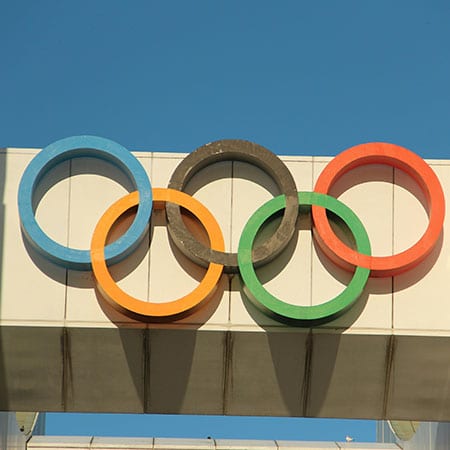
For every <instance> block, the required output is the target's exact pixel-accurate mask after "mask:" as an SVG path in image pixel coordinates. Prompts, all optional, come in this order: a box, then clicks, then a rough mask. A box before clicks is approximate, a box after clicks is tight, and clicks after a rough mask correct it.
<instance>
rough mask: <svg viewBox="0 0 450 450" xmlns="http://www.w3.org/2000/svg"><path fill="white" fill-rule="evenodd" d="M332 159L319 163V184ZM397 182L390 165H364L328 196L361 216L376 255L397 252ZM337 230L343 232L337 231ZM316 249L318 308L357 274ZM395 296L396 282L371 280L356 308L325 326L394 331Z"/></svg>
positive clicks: (315, 300)
mask: <svg viewBox="0 0 450 450" xmlns="http://www.w3.org/2000/svg"><path fill="white" fill-rule="evenodd" d="M329 160H330V158H315V159H314V184H315V182H316V181H317V178H318V176H319V175H320V173H321V172H322V170H323V169H324V168H325V166H326V164H327V162H328V161H329ZM392 179H393V170H392V169H391V168H389V167H386V166H380V165H375V164H373V165H370V166H362V167H359V168H356V169H354V170H352V171H351V172H349V173H347V174H346V175H344V176H343V177H342V178H340V179H339V180H338V182H336V184H335V185H334V186H333V187H332V190H331V192H330V193H329V194H330V195H332V196H333V197H336V198H338V199H339V200H340V201H342V202H343V203H344V204H345V205H347V206H348V207H349V208H350V209H351V210H352V211H353V212H354V213H355V214H356V215H357V216H358V217H359V219H360V220H361V222H362V223H363V225H364V226H365V228H366V230H367V233H368V235H369V239H370V243H371V247H372V254H374V255H390V254H392ZM334 229H335V230H336V232H337V233H339V231H340V230H339V228H338V227H334ZM339 236H341V235H340V234H339ZM314 248H315V251H313V253H312V276H311V284H312V303H313V304H319V303H323V302H324V301H327V300H330V299H331V298H334V297H335V296H336V295H337V294H339V293H340V292H342V291H343V290H344V289H345V287H346V286H347V285H348V283H349V281H350V279H351V276H352V274H351V273H349V272H347V271H345V270H343V269H341V268H339V267H337V266H336V265H335V264H333V263H332V262H330V261H329V259H328V258H327V257H326V256H325V255H324V254H323V253H322V252H321V251H320V248H319V247H318V246H317V245H314ZM391 292H392V280H391V278H384V279H369V281H368V283H367V285H366V288H365V290H364V293H363V295H362V296H361V297H360V299H359V300H358V301H357V303H356V304H355V306H354V307H353V308H351V309H350V310H349V311H348V312H347V313H346V314H344V315H342V316H341V317H339V318H338V319H336V320H334V321H332V322H329V323H328V324H325V325H324V327H331V328H348V327H351V328H382V329H390V328H391V326H392V293H391Z"/></svg>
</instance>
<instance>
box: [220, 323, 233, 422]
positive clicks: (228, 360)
mask: <svg viewBox="0 0 450 450" xmlns="http://www.w3.org/2000/svg"><path fill="white" fill-rule="evenodd" d="M224 340H225V342H224V351H223V370H224V375H223V388H222V408H223V409H222V414H223V415H225V414H227V412H228V391H229V390H230V389H232V383H233V380H232V376H231V371H232V364H233V361H232V357H233V355H232V353H233V335H232V332H231V331H230V330H227V331H226V332H225V338H224Z"/></svg>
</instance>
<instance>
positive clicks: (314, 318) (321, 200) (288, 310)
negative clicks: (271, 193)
mask: <svg viewBox="0 0 450 450" xmlns="http://www.w3.org/2000/svg"><path fill="white" fill-rule="evenodd" d="M312 205H316V206H321V207H322V208H324V209H326V210H328V211H332V212H333V213H335V214H336V215H337V216H338V217H340V218H341V219H342V220H343V221H344V223H345V224H346V225H347V226H348V228H349V230H350V231H351V233H352V234H353V237H354V238H355V241H356V248H357V249H358V251H360V252H362V253H364V254H366V255H370V242H369V236H368V235H367V232H366V230H365V228H364V226H363V224H362V223H361V221H360V220H359V219H358V217H357V216H356V215H355V213H354V212H353V211H352V210H351V209H350V208H349V207H348V206H345V205H344V204H343V203H342V202H340V201H339V200H337V199H335V198H334V197H330V196H329V195H325V194H319V193H317V192H299V193H298V206H312ZM283 208H285V198H284V196H278V197H275V198H274V199H272V200H269V201H268V202H267V203H265V204H264V205H263V206H261V207H260V208H259V209H258V210H257V211H256V212H255V213H254V214H253V215H252V217H250V219H249V220H248V222H247V224H246V225H245V227H244V230H243V232H242V235H241V239H240V241H239V251H238V260H239V269H240V272H241V276H242V280H243V281H244V284H245V287H244V291H245V293H246V294H247V297H248V298H249V299H250V300H251V301H252V303H253V304H254V305H255V306H256V307H257V308H259V309H260V310H261V311H263V312H264V313H265V314H266V315H268V316H269V317H272V318H274V319H276V320H281V321H282V322H287V323H300V324H319V323H323V322H326V321H330V320H333V319H335V318H336V317H337V316H338V315H340V314H342V313H344V312H345V311H347V309H349V308H350V306H352V305H353V303H354V302H355V301H356V300H357V299H358V298H359V296H360V295H361V294H362V291H363V289H364V286H365V285H366V283H367V280H368V278H369V274H370V270H369V269H365V268H364V267H360V266H358V267H357V268H356V270H355V273H354V275H353V278H352V279H351V281H350V283H349V284H348V286H347V287H346V288H345V289H344V290H343V291H342V292H341V293H340V294H338V295H337V296H336V297H334V298H333V299H331V300H328V301H327V302H325V303H321V304H319V305H312V306H298V305H293V304H291V303H287V302H286V301H284V300H280V299H279V298H277V297H275V296H274V295H272V294H271V293H270V292H269V291H267V289H266V288H265V287H264V286H263V285H262V284H261V282H260V281H259V279H258V277H257V275H256V272H255V268H254V265H253V261H252V247H253V242H254V240H255V238H256V236H257V234H258V232H259V230H260V229H261V227H262V226H263V225H264V223H265V222H266V221H267V220H268V219H269V218H270V217H271V216H273V215H274V214H276V213H277V212H279V211H281V210H282V209H283Z"/></svg>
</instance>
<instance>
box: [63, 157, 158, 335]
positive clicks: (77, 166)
mask: <svg viewBox="0 0 450 450" xmlns="http://www.w3.org/2000/svg"><path fill="white" fill-rule="evenodd" d="M138 156H139V155H138ZM139 159H140V162H141V163H142V165H143V166H144V168H145V169H146V171H147V173H148V174H150V165H151V158H149V157H145V155H142V156H141V157H140V158H139ZM71 173H72V177H71V189H70V199H71V200H70V205H71V214H70V236H69V241H70V246H72V247H74V248H82V249H88V248H89V246H90V240H91V237H92V234H93V231H94V228H95V226H96V225H97V223H98V220H99V219H100V217H101V216H102V215H103V214H104V212H105V211H106V210H107V209H108V208H109V207H110V206H111V205H112V204H113V203H114V202H115V201H116V200H118V199H120V198H121V197H122V196H123V195H125V194H127V192H128V191H132V190H133V187H132V184H131V183H130V181H129V180H128V179H127V177H126V176H125V175H124V174H123V173H122V172H121V171H120V170H119V169H117V168H115V167H114V166H113V165H112V164H110V163H107V162H104V161H101V160H99V159H95V158H77V159H75V160H73V161H72V168H71ZM148 244H149V238H148V235H147V236H146V237H145V238H144V240H143V242H142V244H141V245H140V246H139V248H138V249H137V250H136V252H135V253H134V254H133V255H130V257H128V258H127V259H126V260H124V261H122V262H121V263H119V264H117V265H115V266H114V267H112V268H111V273H112V274H113V277H114V279H115V280H117V281H118V285H119V286H120V287H121V288H122V289H123V290H124V291H125V292H127V293H128V294H130V295H133V296H134V297H136V298H139V299H143V300H144V301H146V300H147V298H148V267H149V256H148V251H147V250H148ZM68 284H69V286H68V288H67V311H66V321H67V324H68V325H69V326H70V324H72V325H75V324H82V325H85V324H86V322H96V323H102V324H104V325H105V326H113V322H116V323H134V321H133V320H131V319H129V318H128V317H126V316H124V315H122V314H120V313H118V312H116V311H115V310H114V309H113V308H111V307H110V306H109V305H108V304H107V303H106V302H105V301H104V300H103V299H102V298H101V296H99V294H98V293H97V291H96V289H95V283H94V279H93V276H92V273H91V272H80V271H75V270H69V273H68Z"/></svg>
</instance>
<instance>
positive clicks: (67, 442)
mask: <svg viewBox="0 0 450 450" xmlns="http://www.w3.org/2000/svg"><path fill="white" fill-rule="evenodd" d="M64 448H71V449H75V448H77V449H80V450H82V449H86V450H88V449H94V448H95V449H97V450H101V449H105V450H106V449H108V450H115V449H117V450H119V449H123V450H125V449H127V450H138V449H141V450H144V449H145V450H252V449H253V450H296V449H297V450H332V449H335V450H338V449H342V448H347V449H353V450H399V449H400V447H399V446H398V445H397V444H381V443H346V442H301V441H255V440H236V439H166V438H114V437H96V436H33V437H32V438H31V439H30V441H29V442H28V445H27V449H28V450H32V449H36V450H37V449H40V450H45V449H64Z"/></svg>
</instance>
